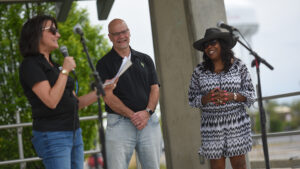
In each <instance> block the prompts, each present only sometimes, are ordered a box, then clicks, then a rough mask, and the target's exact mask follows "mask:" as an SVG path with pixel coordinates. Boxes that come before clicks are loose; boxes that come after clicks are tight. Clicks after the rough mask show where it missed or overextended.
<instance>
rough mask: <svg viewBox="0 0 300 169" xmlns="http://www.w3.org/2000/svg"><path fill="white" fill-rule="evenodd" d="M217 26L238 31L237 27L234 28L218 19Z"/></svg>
mask: <svg viewBox="0 0 300 169" xmlns="http://www.w3.org/2000/svg"><path fill="white" fill-rule="evenodd" d="M217 27H219V28H224V29H227V30H228V31H229V32H233V31H238V29H236V28H235V27H233V26H230V25H227V24H226V23H224V22H223V21H219V22H218V23H217Z"/></svg>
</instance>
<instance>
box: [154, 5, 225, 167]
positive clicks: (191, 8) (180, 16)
mask: <svg viewBox="0 0 300 169" xmlns="http://www.w3.org/2000/svg"><path fill="white" fill-rule="evenodd" d="M149 6H150V15H151V23H152V32H153V44H154V52H155V61H156V66H157V71H158V76H159V80H160V82H161V88H160V92H161V94H160V96H161V97H160V106H161V113H162V121H163V124H162V127H163V136H164V141H165V148H166V160H167V168H168V169H196V168H197V169H198V168H209V165H208V162H207V161H206V160H203V159H202V162H201V159H200V158H199V155H198V154H197V153H198V148H199V146H200V114H201V112H200V111H199V110H198V109H192V108H191V107H190V106H189V104H188V96H187V93H188V88H189V83H190V78H191V74H192V72H193V70H194V68H195V66H196V65H197V64H198V63H199V60H200V59H199V56H200V52H197V51H196V50H194V49H193V47H192V43H193V42H194V41H195V40H197V39H199V38H200V37H203V35H204V31H205V29H206V28H208V27H215V25H216V23H217V22H218V21H219V20H223V21H225V19H226V17H225V8H224V2H223V0H149ZM201 163H202V164H201Z"/></svg>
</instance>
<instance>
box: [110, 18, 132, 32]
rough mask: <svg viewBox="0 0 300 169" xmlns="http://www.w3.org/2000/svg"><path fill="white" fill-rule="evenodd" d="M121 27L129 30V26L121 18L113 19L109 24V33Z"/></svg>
mask: <svg viewBox="0 0 300 169" xmlns="http://www.w3.org/2000/svg"><path fill="white" fill-rule="evenodd" d="M120 26H122V27H126V28H128V27H127V24H126V22H125V21H124V20H122V19H119V18H116V19H113V20H112V21H110V22H109V24H108V31H109V33H113V32H115V31H114V30H115V29H116V27H120Z"/></svg>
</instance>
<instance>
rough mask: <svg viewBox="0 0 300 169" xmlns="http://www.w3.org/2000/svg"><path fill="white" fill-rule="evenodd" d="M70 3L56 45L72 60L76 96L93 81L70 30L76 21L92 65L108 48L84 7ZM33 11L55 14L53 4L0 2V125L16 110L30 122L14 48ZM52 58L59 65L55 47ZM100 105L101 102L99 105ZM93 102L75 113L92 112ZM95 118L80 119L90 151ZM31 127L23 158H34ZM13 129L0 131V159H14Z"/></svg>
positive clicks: (26, 132) (11, 118) (76, 37)
mask: <svg viewBox="0 0 300 169" xmlns="http://www.w3.org/2000/svg"><path fill="white" fill-rule="evenodd" d="M76 7H77V4H76V3H75V2H74V3H73V5H72V8H71V10H70V12H69V15H68V18H67V20H66V21H65V22H63V23H59V24H58V27H59V32H60V34H61V38H60V40H59V44H60V45H65V46H67V47H68V50H69V54H70V55H71V56H74V58H75V61H76V65H77V67H76V74H77V77H78V81H79V93H78V95H79V96H80V95H84V94H86V93H88V92H89V91H91V88H90V83H91V82H92V81H93V77H92V76H91V73H92V72H91V70H90V68H89V65H88V61H87V57H86V55H85V53H84V52H83V47H82V44H81V42H80V37H79V35H75V34H74V33H73V30H72V29H73V27H74V26H75V25H76V24H77V23H80V25H81V26H82V28H83V31H84V33H85V39H86V45H87V48H88V51H89V54H90V56H91V59H92V62H93V64H94V65H95V63H96V61H97V60H98V59H100V58H101V57H102V56H103V55H104V54H105V53H107V52H108V50H109V48H110V47H109V45H108V41H107V39H105V38H104V36H103V35H102V34H101V29H102V28H101V26H92V25H91V24H90V22H89V20H88V14H87V10H86V9H77V8H76ZM37 14H49V15H52V16H55V4H54V3H26V4H1V5H0V58H1V60H0V97H1V106H0V125H7V124H15V123H16V112H19V113H20V115H21V122H31V121H32V119H31V108H30V105H29V103H28V101H27V99H26V97H25V95H24V93H23V90H22V87H21V85H20V83H19V70H18V69H19V65H20V62H21V61H22V59H23V58H22V56H21V55H20V52H19V49H18V42H19V36H20V31H21V27H22V25H23V24H24V23H25V21H26V20H27V19H29V18H31V17H33V16H35V15H37ZM52 57H53V59H54V60H55V61H56V62H57V63H59V64H62V61H63V56H62V54H61V53H60V52H59V50H56V51H54V52H53V53H52ZM102 107H103V105H102ZM97 113H98V106H97V104H93V105H91V106H89V107H87V108H85V109H83V110H81V111H80V112H79V115H80V116H87V115H96V114H97ZM97 123H98V122H97V121H86V122H81V128H82V130H83V133H82V134H83V139H84V148H85V150H90V149H92V148H93V147H94V140H95V138H96V135H97V125H96V124H97ZM31 130H32V128H31V127H25V128H23V131H22V134H23V144H24V156H25V158H30V157H35V156H36V154H35V152H34V149H33V147H32V145H31V136H32V134H31ZM18 158H19V154H18V142H17V130H16V129H8V130H0V161H6V160H14V159H18ZM38 166H41V163H40V162H32V163H27V168H40V167H38ZM2 167H4V168H7V167H8V168H19V165H9V166H0V168H2Z"/></svg>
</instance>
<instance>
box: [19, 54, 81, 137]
mask: <svg viewBox="0 0 300 169" xmlns="http://www.w3.org/2000/svg"><path fill="white" fill-rule="evenodd" d="M50 59H51V57H50ZM51 62H52V63H53V64H54V66H51V65H50V64H49V63H48V61H47V60H46V59H45V57H44V55H42V54H39V55H37V56H33V57H26V58H24V60H23V62H22V63H21V65H20V69H19V74H20V83H21V85H22V87H23V90H24V93H25V96H26V97H27V99H28V101H29V103H30V104H31V109H32V118H33V129H34V130H37V131H71V130H74V129H77V128H79V117H78V114H77V112H78V100H77V98H76V97H75V96H74V94H73V89H74V80H73V79H72V78H71V77H70V76H69V77H68V81H67V84H66V87H65V90H64V93H63V96H62V98H61V100H60V101H59V103H58V105H57V106H56V108H55V109H51V108H49V107H47V106H46V105H45V104H44V103H43V102H42V101H41V100H40V99H39V97H38V96H37V95H36V94H35V93H34V92H33V91H32V87H33V86H34V85H35V84H36V83H38V82H41V81H44V80H48V81H49V84H50V86H51V87H53V86H54V84H55V83H56V81H57V79H58V76H59V73H60V70H59V65H57V64H56V63H54V62H53V61H52V60H51Z"/></svg>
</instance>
